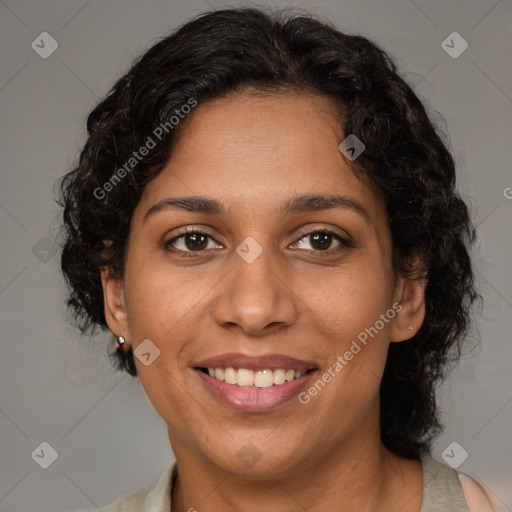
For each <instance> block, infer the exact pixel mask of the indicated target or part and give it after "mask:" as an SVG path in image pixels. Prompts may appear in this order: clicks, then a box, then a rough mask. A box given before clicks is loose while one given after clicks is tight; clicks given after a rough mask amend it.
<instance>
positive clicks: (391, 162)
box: [57, 8, 481, 459]
mask: <svg viewBox="0 0 512 512" xmlns="http://www.w3.org/2000/svg"><path fill="white" fill-rule="evenodd" d="M249 89H250V90H252V91H256V92H259V93H263V94H267V93H268V94H272V93H275V92H299V93H313V94H316V95H320V96H323V97H326V98H329V99H331V100H332V101H333V104H335V105H337V106H338V107H339V110H338V112H339V115H338V118H339V123H340V127H341V128H342V129H343V130H344V133H345V134H355V135H356V136H357V137H358V138H359V139H360V140H361V141H362V142H363V143H364V145H365V146H366V149H365V151H364V152H363V153H362V154H361V155H360V156H359V158H358V159H357V161H354V162H352V166H353V168H354V170H355V171H358V172H359V173H360V176H361V177H362V176H363V174H364V176H365V177H366V178H367V179H368V180H369V182H370V183H372V184H373V185H374V186H375V187H376V189H377V190H379V191H380V193H381V194H382V196H383V197H384V198H385V201H386V205H387V213H388V216H389V224H390V229H391V233H392V242H393V254H392V259H393V267H394V269H395V272H396V275H400V276H404V277H409V278H426V279H427V280H428V284H427V287H426V292H425V293H426V316H425V320H424V323H423V325H422V327H421V329H420V330H419V331H418V332H417V334H416V335H415V336H414V337H413V338H412V339H411V340H409V341H407V342H404V343H391V344H390V347H389V352H388V356H387V361H386V366H385V370H384V375H383V379H382V382H381V387H380V398H381V412H380V426H381V438H382V442H383V444H384V445H385V446H386V447H387V448H388V449H389V450H391V451H392V452H394V453H395V454H397V455H400V456H402V457H406V458H414V459H419V454H420V452H421V451H422V450H425V449H430V446H431V443H432V441H433V439H434V437H435V435H437V434H438V433H439V431H440V430H441V423H440V422H439V418H438V412H437V410H436V400H435V390H436V385H437V384H438V382H440V381H442V379H443V377H444V376H445V374H446V371H445V370H446V369H447V367H448V364H447V363H449V362H450V361H456V360H457V359H458V358H459V357H460V354H461V346H462V345H461V344H462V342H463V341H464V339H466V337H467V336H466V335H467V334H468V333H469V326H470V319H471V310H472V305H473V303H474V301H475V300H476V299H481V296H480V295H479V294H478V293H477V292H476V290H475V282H474V275H473V270H472V265H471V261H470V256H469V253H468V250H469V246H470V244H471V243H473V242H474V240H475V237H476V235H475V228H474V226H473V224H472V222H471V219H470V215H469V211H468V207H467V206H466V204H465V202H464V201H463V200H462V199H461V197H460V196H459V195H458V193H457V192H456V190H455V179H456V176H455V165H454V160H453V158H452V156H451V154H450V152H449V150H448V149H447V147H446V145H445V144H446V143H445V142H443V139H444V138H445V135H444V134H443V133H442V132H440V131H439V132H438V129H437V128H436V127H435V126H434V125H433V124H432V122H431V121H430V119H429V117H428V115H427V113H426V111H425V108H424V106H423V104H422V102H421V101H420V100H419V99H418V97H417V96H416V95H415V94H414V92H413V91H412V89H411V87H410V86H409V85H408V84H407V83H406V82H405V80H404V79H403V78H401V77H400V76H399V73H398V72H397V68H396V66H395V65H394V63H393V62H392V61H391V60H390V57H389V56H388V55H387V54H386V53H385V52H384V51H383V50H382V49H380V48H379V47H378V46H377V45H376V44H375V43H373V42H372V41H370V40H369V39H367V38H365V37H362V36H359V35H348V34H345V33H343V32H340V31H339V30H337V29H336V28H335V27H334V26H333V25H332V24H331V23H329V22H327V21H324V20H320V19H316V18H315V17H314V16H312V15H311V14H309V13H306V14H304V13H296V12H293V11H290V10H288V9H285V10H278V9H259V8H243V9H224V10H217V11H213V12H208V13H204V14H201V15H199V16H197V17H196V18H194V19H192V20H191V21H189V22H188V23H186V24H185V25H183V26H182V27H181V28H179V29H178V30H177V31H175V32H173V33H172V34H171V35H169V36H168V37H165V38H163V39H161V40H160V41H158V42H157V43H156V44H155V45H153V46H152V47H151V48H149V50H147V51H146V52H145V53H144V54H143V55H142V56H141V57H140V58H138V59H137V60H136V61H135V63H134V64H133V66H132V67H131V69H130V70H129V71H128V72H127V73H126V74H125V75H124V76H123V77H122V78H120V79H119V80H118V81H117V82H116V83H115V84H114V86H113V87H112V89H111V91H110V92H109V93H108V94H107V95H106V97H105V98H104V99H103V100H102V101H101V102H100V103H99V104H98V105H97V106H96V107H95V108H94V110H93V111H92V112H91V113H90V115H89V117H88V119H87V130H88V139H87V141H86V143H85V146H84V148H83V150H82V152H81V155H80V159H79V163H78V165H77V166H76V168H75V169H73V170H72V171H70V172H69V173H68V174H67V175H65V176H64V177H62V178H61V179H60V181H59V183H58V185H59V187H58V199H57V201H58V202H59V204H60V205H61V206H62V207H63V219H64V225H63V233H64V235H63V236H64V240H63V243H62V245H63V247H62V257H61V265H62V271H63V273H64V276H65V279H66V283H67V285H68V289H69V295H68V300H67V304H68V306H69V307H70V309H71V311H72V312H73V316H74V320H75V322H76V323H77V325H78V327H79V328H80V329H81V331H82V332H83V333H91V334H93V333H94V332H95V330H96V327H97V326H100V327H101V328H103V329H107V328H108V326H107V323H106V320H105V314H104V309H103V292H102V285H101V280H100V269H101V268H102V267H107V268H109V269H110V270H111V271H112V272H113V273H114V274H115V275H119V276H122V274H123V267H124V261H125V253H126V246H127V239H128V235H129V226H130V220H131V216H132V213H133V210H134V208H135V206H136V205H137V203H138V201H139V200H140V197H141V194H142V192H143V190H144V187H145V185H146V184H147V183H148V182H149V181H150V180H151V179H152V178H154V177H155V176H156V175H157V174H158V173H159V172H160V171H161V170H162V168H163V166H164V165H165V163H166V162H167V161H168V159H169V158H170V155H171V153H172V149H173V147H174V145H175V143H176V141H177V138H178V135H179V134H180V133H182V132H183V130H184V129H185V126H186V119H185V120H184V121H183V122H181V123H179V124H176V126H174V128H173V129H171V126H170V124H169V120H170V119H172V116H175V115H177V114H179V113H180V112H183V111H185V110H184V107H183V105H187V104H191V99H192V100H193V101H197V102H198V103H201V102H206V101H208V100H213V99H216V98H220V97H222V96H224V97H225V96H228V95H230V94H236V93H239V92H244V91H247V90H249ZM189 110H190V109H189ZM191 115H193V114H191ZM165 123H167V125H166V126H167V129H166V130H160V131H162V134H161V141H160V143H159V144H157V145H156V147H155V148H154V149H152V150H151V151H149V152H148V153H147V154H146V155H144V156H143V155H138V159H137V162H136V165H133V168H132V169H131V170H130V171H129V172H125V173H121V174H122V177H123V179H117V180H116V179H114V172H115V171H116V169H120V168H121V167H122V166H123V165H124V164H125V163H126V162H127V161H129V160H130V158H132V157H133V155H134V152H137V150H139V149H140V148H141V147H142V146H144V144H145V143H146V142H147V140H148V137H151V136H152V134H154V131H155V128H156V127H158V126H162V125H163V124H165ZM173 124H174V123H173ZM118 177H119V174H118ZM108 183H110V185H108ZM107 189H108V194H107V193H104V192H103V191H105V190H107ZM414 255H419V256H420V257H421V261H422V264H421V267H420V268H418V267H417V266H416V267H414V266H413V265H411V261H412V257H413V256H414ZM117 356H118V357H119V358H120V359H119V361H118V364H119V367H121V368H124V369H126V370H127V371H128V372H129V373H130V374H131V375H137V372H136V368H135V364H134V360H133V353H132V352H131V348H130V350H128V351H127V352H126V351H123V350H120V349H119V350H118V351H117ZM115 357H116V356H115V355H114V358H115ZM116 360H117V359H116Z"/></svg>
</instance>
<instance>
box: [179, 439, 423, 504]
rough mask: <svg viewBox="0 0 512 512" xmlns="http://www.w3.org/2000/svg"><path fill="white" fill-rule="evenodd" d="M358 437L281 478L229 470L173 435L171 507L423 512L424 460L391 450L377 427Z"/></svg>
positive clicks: (303, 463)
mask: <svg viewBox="0 0 512 512" xmlns="http://www.w3.org/2000/svg"><path fill="white" fill-rule="evenodd" d="M354 437H355V438H352V439H350V440H347V441H345V442H343V443H340V444H339V446H336V447H334V448H333V449H330V450H329V453H328V455H327V456H326V457H322V458H321V460H319V461H317V462H315V463H311V462H308V461H302V462H301V463H300V464H298V467H300V469H297V467H294V468H293V469H291V470H290V471H288V472H284V473H283V474H279V475H278V476H276V475H271V474H270V472H268V471H267V472H265V475H258V476H257V477H254V478H250V477H244V476H239V475H236V474H233V473H228V472H225V471H223V470H222V469H220V468H219V467H218V466H215V465H213V464H212V463H211V462H210V461H209V459H205V458H201V457H200V456H197V454H196V453H194V454H191V453H190V451H189V450H188V447H186V446H183V445H181V444H180V443H179V442H177V440H176V439H173V440H172V441H174V443H173V442H171V444H172V446H173V451H174V453H175V455H176V460H177V464H178V477H177V479H176V482H175V486H174V487H173V495H172V504H171V510H172V512H188V511H193V510H197V511H199V512H208V511H216V510H224V511H233V512H235V511H237V512H238V511H240V510H243V511H244V512H256V511H260V510H272V511H273V512H291V511H296V510H307V511H308V512H320V511H322V512H324V511H325V510H329V509H330V510H345V511H358V512H366V511H373V510H379V511H382V512H386V511H387V510H390V511H391V510H393V511H396V510H398V509H400V510H401V511H402V512H410V511H411V512H418V511H419V510H420V508H421V499H422V492H421V490H422V481H421V480H422V471H421V464H420V463H419V462H417V461H412V460H406V459H402V458H399V457H396V456H395V455H393V454H392V453H391V452H389V451H388V450H387V449H386V448H385V447H384V446H383V445H382V443H381V442H380V435H379V432H378V429H377V432H374V433H373V435H371V434H370V432H367V431H366V432H365V431H361V430H358V432H357V433H356V434H354Z"/></svg>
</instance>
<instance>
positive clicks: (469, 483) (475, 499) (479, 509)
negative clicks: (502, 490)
mask: <svg viewBox="0 0 512 512" xmlns="http://www.w3.org/2000/svg"><path fill="white" fill-rule="evenodd" d="M457 476H458V477H459V482H460V486H461V488H462V493H463V494H464V499H465V500H466V503H467V504H468V508H469V511H470V512H496V509H495V508H494V506H493V504H492V502H491V500H490V498H489V496H488V495H487V493H486V492H485V490H484V488H483V487H482V485H481V484H479V483H478V482H477V481H476V480H475V479H474V478H471V477H470V476H468V475H466V474H465V473H457Z"/></svg>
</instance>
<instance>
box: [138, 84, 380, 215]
mask: <svg viewBox="0 0 512 512" xmlns="http://www.w3.org/2000/svg"><path fill="white" fill-rule="evenodd" d="M182 123H183V125H182V126H180V129H181V130H182V131H181V133H180V137H179V139H178V143H177V145H176V146H175V148H174V150H173V153H172V155H171V158H170V159H169V162H168V163H167V164H166V166H165V168H164V170H163V171H162V172H161V173H160V174H158V175H157V176H156V177H155V178H154V179H153V180H152V181H151V182H150V183H149V184H148V185H147V187H146V189H145V191H144V194H143V197H142V200H141V204H140V205H139V206H140V207H141V208H144V210H147V208H149V207H151V205H152V204H154V203H155V202H157V201H159V200H161V199H162V198H164V197H169V196H170V197H179V196H191V195H200V196H210V197H215V198H216V199H218V200H219V201H220V202H222V203H223V204H225V205H227V206H228V207H229V209H233V210H234V209H236V208H237V207H238V206H240V207H243V206H244V205H245V206H247V205H249V204H255V203H258V204H259V205H260V207H261V208H264V209H265V211H270V210H273V209H277V208H280V207H281V206H282V204H283V203H284V202H285V201H286V199H289V198H290V196H292V195H295V196H296V195H302V194H306V193H308V194H324V195H328V194H342V195H345V196H350V197H353V198H354V199H356V200H357V201H358V202H361V203H363V204H364V207H365V209H367V210H368V211H369V213H370V214H371V216H372V217H373V218H375V219H377V218H379V217H382V209H383V203H382V201H381V200H380V198H379V197H378V195H377V194H376V193H375V191H374V190H373V187H371V186H369V185H368V184H367V182H366V181H367V180H362V179H361V177H360V176H358V175H356V173H355V172H354V171H353V170H352V169H351V167H350V166H349V163H350V162H348V161H347V160H345V158H344V157H343V156H342V154H341V153H340V151H339V149H338V146H339V144H340V143H341V142H342V140H343V139H344V134H343V131H342V129H341V125H340V120H338V119H337V118H336V106H335V105H334V104H333V102H332V101H330V100H328V99H327V98H324V97H321V96H313V95H305V94H304V95H300V94H290V93H288V94H283V93H279V94H274V95H271V96H265V97H263V96H254V95H250V94H243V95H236V96H230V97H226V98H220V99H215V100H211V101H208V102H206V103H204V104H199V105H198V106H197V107H196V108H195V109H194V111H193V112H192V113H191V114H190V115H189V116H188V117H187V118H186V119H185V120H184V121H182Z"/></svg>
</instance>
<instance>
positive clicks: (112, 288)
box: [101, 267, 129, 341]
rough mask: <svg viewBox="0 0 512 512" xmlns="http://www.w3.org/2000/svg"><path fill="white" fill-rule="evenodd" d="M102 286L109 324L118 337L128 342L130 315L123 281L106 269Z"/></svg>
mask: <svg viewBox="0 0 512 512" xmlns="http://www.w3.org/2000/svg"><path fill="white" fill-rule="evenodd" d="M101 284H102V287H103V306H104V308H105V318H106V320H107V324H108V326H109V328H110V330H111V331H112V332H113V333H114V334H115V335H116V336H122V337H123V338H125V339H126V341H128V340H129V335H128V321H127V319H128V315H127V311H126V303H125V297H124V287H123V280H122V278H120V277H115V276H113V275H112V273H111V272H110V269H109V268H107V267H105V268H103V269H102V271H101Z"/></svg>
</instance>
